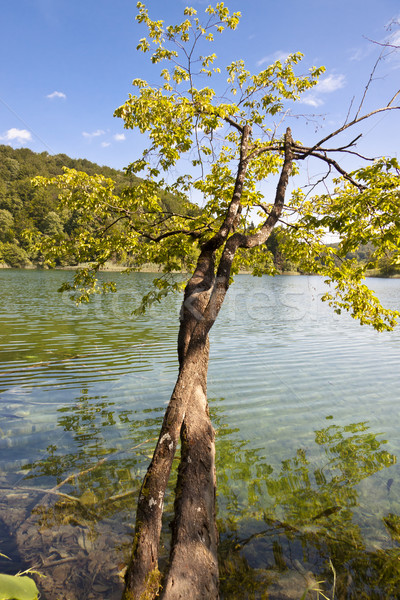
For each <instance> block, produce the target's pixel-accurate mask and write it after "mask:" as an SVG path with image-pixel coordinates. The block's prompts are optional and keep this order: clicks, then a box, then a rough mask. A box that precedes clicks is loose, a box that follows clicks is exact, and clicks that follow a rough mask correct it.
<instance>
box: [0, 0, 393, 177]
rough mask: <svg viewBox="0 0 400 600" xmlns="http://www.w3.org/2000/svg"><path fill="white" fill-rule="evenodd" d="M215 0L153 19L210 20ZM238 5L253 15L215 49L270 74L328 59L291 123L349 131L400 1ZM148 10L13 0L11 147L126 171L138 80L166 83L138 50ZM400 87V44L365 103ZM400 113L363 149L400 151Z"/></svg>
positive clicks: (104, 2) (2, 132) (153, 9)
mask: <svg viewBox="0 0 400 600" xmlns="http://www.w3.org/2000/svg"><path fill="white" fill-rule="evenodd" d="M209 3H210V2H209V0H207V1H203V0H193V1H192V2H190V0H148V1H147V3H146V2H145V4H146V5H147V7H148V9H149V13H150V16H151V17H152V18H154V19H163V20H164V21H166V22H167V23H168V24H169V23H175V22H179V20H182V18H183V9H184V8H185V6H187V5H189V6H193V7H195V8H196V9H197V11H198V14H199V16H200V15H201V14H202V13H203V11H204V9H205V8H206V6H207V5H208V4H209ZM226 5H227V6H228V7H229V8H230V10H231V11H240V12H241V13H242V19H241V21H240V24H239V27H238V28H237V30H236V31H235V32H231V31H227V32H226V35H225V33H224V34H223V35H222V36H219V37H218V39H217V41H216V42H215V44H214V45H213V51H214V52H215V53H216V54H217V56H218V58H219V65H220V66H221V67H223V66H224V65H226V64H228V63H229V62H231V61H232V60H237V59H243V60H244V61H245V63H246V66H247V68H248V69H249V70H250V71H252V72H258V71H260V70H262V69H263V68H265V67H266V66H267V65H268V64H269V63H271V62H273V61H274V60H275V59H276V58H280V57H282V56H286V55H287V54H288V53H290V52H296V51H301V52H303V53H304V55H305V58H304V61H303V62H304V65H305V67H302V69H303V72H304V71H305V70H306V69H307V68H308V67H310V66H312V65H316V66H319V65H324V66H325V67H326V73H325V74H324V76H323V77H322V78H321V83H320V84H319V86H318V87H317V88H315V89H314V90H313V91H312V92H309V93H307V94H306V95H305V96H304V99H303V101H302V103H301V104H300V103H299V105H298V106H297V113H296V114H297V115H305V116H304V117H301V118H294V117H290V118H289V121H288V124H289V125H290V126H291V128H292V131H293V135H294V137H295V138H297V139H302V141H303V143H304V145H312V144H313V143H314V142H315V141H316V140H317V139H320V138H321V137H323V134H324V132H326V131H328V129H334V128H336V127H339V126H340V125H341V124H342V123H343V122H344V120H345V119H346V115H347V113H348V111H349V108H350V106H351V107H352V110H353V112H354V110H355V107H357V106H358V104H359V102H360V100H361V97H362V95H363V92H364V90H365V86H366V84H367V82H368V79H369V76H370V73H371V70H372V68H373V66H374V64H375V62H376V60H377V57H378V56H379V53H380V52H381V50H382V47H381V46H379V45H378V44H376V43H373V42H372V41H371V40H374V41H375V42H380V43H383V42H385V41H386V40H387V39H388V38H389V36H391V38H390V40H391V42H392V43H398V44H399V45H400V26H398V27H397V28H396V27H394V28H392V30H391V31H390V30H388V25H389V24H390V23H391V21H393V19H395V20H396V19H397V20H398V19H399V18H400V2H399V0H303V1H302V2H299V1H298V0H286V2H278V1H276V0H275V1H274V2H272V1H271V0H246V1H243V0H232V1H229V0H228V1H227V2H226ZM136 14H137V9H136V0H79V1H78V0H12V2H3V3H2V8H1V17H0V23H1V36H0V55H1V57H2V59H1V63H0V143H2V144H9V145H11V146H13V147H15V148H18V147H28V148H30V149H32V150H33V151H35V152H43V151H47V152H48V153H50V154H58V153H64V154H67V155H69V156H71V157H74V158H87V159H89V160H91V161H94V162H97V163H99V164H100V165H108V166H111V167H114V168H118V169H122V168H123V167H124V166H126V165H127V164H129V163H131V162H132V161H133V160H135V159H136V158H138V156H139V155H140V154H141V151H142V149H143V148H144V147H145V141H146V140H145V139H144V136H142V135H140V134H139V133H137V132H135V131H132V130H125V129H124V128H123V122H122V120H121V119H118V118H115V117H113V112H114V110H115V108H117V107H118V106H120V105H121V104H123V103H124V101H125V100H126V99H127V97H128V94H129V93H130V92H133V88H132V85H131V84H132V80H133V79H134V78H142V79H146V80H147V81H149V82H150V83H152V84H155V85H156V84H158V83H159V82H161V80H160V79H159V75H158V73H159V71H158V69H157V68H154V67H152V66H151V64H150V63H149V60H148V54H147V55H143V54H141V53H139V52H137V50H136V46H137V44H138V40H139V39H140V38H142V37H144V36H145V35H146V31H145V29H144V27H143V26H142V25H139V24H138V23H137V22H136V21H135V15H136ZM207 83H208V82H207ZM399 87H400V51H399V52H397V53H394V54H392V55H390V56H388V57H387V58H386V59H385V60H384V61H382V62H381V64H380V66H379V70H378V71H377V73H376V77H374V81H372V83H371V85H370V86H369V89H368V95H367V98H366V100H365V104H364V107H365V111H368V110H372V109H374V108H377V107H380V106H383V105H385V104H386V103H387V102H388V100H389V99H390V98H391V96H392V95H393V93H394V92H395V91H396V89H397V88H399ZM352 99H353V100H352ZM352 102H353V103H352ZM351 103H352V104H351ZM399 113H400V111H392V112H391V114H390V115H389V114H386V115H380V116H379V117H374V118H373V119H372V120H371V121H369V122H368V124H367V125H366V126H364V127H363V132H364V135H363V139H362V141H361V142H360V150H361V151H362V152H365V153H369V154H370V155H373V156H378V155H381V154H385V155H389V154H390V155H394V156H398V150H399V147H398V143H399V137H400V135H399V134H400V114H399ZM357 133H358V132H357ZM343 140H344V138H343Z"/></svg>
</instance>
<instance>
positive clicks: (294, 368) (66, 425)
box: [0, 270, 400, 600]
mask: <svg viewBox="0 0 400 600" xmlns="http://www.w3.org/2000/svg"><path fill="white" fill-rule="evenodd" d="M68 276H69V274H68V273H66V272H62V271H53V272H49V271H13V270H4V271H0V318H1V331H0V335H1V348H0V373H1V377H0V394H1V395H0V486H1V488H2V489H1V490H0V492H1V494H2V496H0V500H2V501H1V505H0V536H1V537H0V540H1V543H0V552H3V553H4V554H8V555H9V556H10V558H12V562H11V563H9V562H6V561H5V560H4V561H2V562H1V564H0V570H3V571H5V570H8V572H15V571H16V570H18V568H20V565H24V564H31V563H34V564H35V565H36V566H37V567H38V569H39V570H42V572H45V573H46V574H48V575H49V577H48V579H49V578H50V583H49V582H48V581H47V580H46V581H47V582H46V584H43V583H42V584H41V585H42V593H43V595H44V597H46V598H48V600H52V599H53V598H54V599H55V598H56V597H57V598H60V599H61V598H65V599H66V598H69V600H71V599H73V598H75V597H76V598H79V599H80V600H82V598H103V599H107V598H118V597H119V596H120V590H121V581H122V580H121V578H120V577H119V575H118V572H119V571H122V569H123V563H124V561H126V560H127V558H128V556H129V547H130V543H131V539H132V525H133V520H134V506H135V498H136V494H137V491H138V488H139V485H140V480H141V477H142V475H143V473H144V471H145V469H146V466H147V464H148V461H149V457H150V455H151V451H152V448H153V446H154V442H155V439H154V438H156V437H157V433H158V428H159V426H160V423H161V420H162V415H163V411H164V409H165V406H166V404H167V403H168V400H169V396H170V394H171V391H172V388H173V385H174V382H175V379H176V375H177V359H176V336H177V331H178V315H179V298H175V297H171V298H168V299H166V301H165V302H163V303H161V304H159V305H157V306H154V307H153V308H152V309H151V310H150V312H149V314H148V315H146V316H145V317H141V318H135V319H133V318H132V316H131V311H132V309H133V308H134V306H135V305H136V304H137V303H138V302H139V299H140V297H141V294H142V293H143V292H144V291H146V290H148V286H149V284H150V281H151V278H152V276H151V275H150V274H131V275H129V276H127V275H121V274H119V273H116V274H115V273H114V274H108V273H105V274H102V278H103V279H108V280H111V279H114V280H116V281H117V283H118V290H119V291H118V293H117V294H112V295H109V296H106V297H100V296H98V297H96V298H94V300H93V301H92V302H91V303H90V304H89V305H84V306H81V307H76V306H75V305H74V304H73V303H72V302H70V301H69V300H68V298H67V296H66V294H58V293H57V292H56V289H57V288H58V287H59V285H61V283H62V282H63V281H64V280H65V279H66V278H67V277H68ZM369 284H370V285H371V286H372V287H373V288H374V289H375V290H376V291H377V293H378V295H379V296H380V297H381V299H382V300H383V301H384V302H385V303H386V305H388V306H390V307H392V308H397V309H399V308H400V281H399V280H384V279H374V280H369ZM322 293H323V283H322V281H321V280H320V279H319V278H317V277H284V276H280V277H276V278H270V277H263V278H260V279H253V278H251V277H250V276H244V275H243V276H238V277H237V278H236V282H235V284H234V286H232V288H231V289H230V291H229V293H228V298H227V300H226V303H225V305H224V308H223V310H222V313H221V315H220V318H219V320H218V322H217V324H216V325H215V327H214V328H213V330H212V333H211V360H210V368H209V384H208V392H209V400H210V408H211V413H212V417H213V422H214V426H215V428H216V430H217V453H218V465H217V468H218V485H219V491H218V506H219V527H220V532H221V544H220V554H221V561H220V562H221V581H222V592H223V597H226V598H238V599H242V598H243V599H244V598H253V597H254V598H263V597H266V596H265V594H266V593H267V592H268V594H269V596H268V598H277V599H279V598H300V597H301V596H302V594H303V593H304V592H305V591H306V590H307V589H310V590H316V589H318V585H321V586H322V588H323V589H324V593H325V594H326V595H327V596H328V597H329V598H331V597H332V585H333V584H335V592H336V597H343V598H391V597H393V598H396V597H397V595H396V589H397V586H398V585H399V582H400V572H399V567H398V565H399V556H400V552H399V546H398V543H399V540H400V517H398V515H400V504H399V500H398V498H399V494H400V477H399V469H398V465H397V464H396V457H397V456H399V455H400V447H399V445H400V440H399V435H398V431H399V426H400V422H399V421H400V417H399V411H398V409H397V403H398V389H399V387H398V369H399V359H400V345H399V344H400V333H399V330H395V331H394V332H391V333H376V332H374V331H373V330H371V329H368V328H365V327H361V326H360V325H358V323H357V322H355V321H354V320H352V319H351V318H350V317H349V316H348V315H341V316H338V315H336V314H334V313H333V312H331V310H330V309H329V307H327V306H326V305H325V304H323V303H321V302H320V297H321V295H322ZM73 475H75V476H74V477H73ZM57 486H58V487H57ZM49 490H50V491H51V493H50V494H49V493H48V492H49ZM45 492H46V493H45ZM61 494H64V495H61ZM74 498H76V499H77V500H74ZM32 511H33V512H32ZM171 515H172V504H171V498H169V501H167V511H166V521H165V532H166V533H167V532H168V520H169V519H170V517H171ZM38 532H39V533H38ZM164 543H165V546H166V548H165V555H166V554H167V545H168V540H167V537H166V538H165V541H164ZM74 560H75V561H76V560H79V563H78V564H79V565H80V567H79V569H77V568H76V562H75V563H74ZM13 569H14V571H13ZM67 579H68V581H69V583H68V586H69V589H68V590H66V589H64V587H65V585H64V584H63V585H61V586H60V585H58V584H57V583H56V582H63V581H64V582H65V581H66V580H67ZM318 581H324V583H323V584H322V583H321V584H317V582H318ZM63 594H64V596H63ZM74 594H75V595H74ZM82 594H83V595H82ZM263 594H264V596H263ZM310 594H311V596H309V597H316V595H317V592H316V591H310ZM313 594H314V596H313Z"/></svg>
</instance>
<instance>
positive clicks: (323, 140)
mask: <svg viewBox="0 0 400 600" xmlns="http://www.w3.org/2000/svg"><path fill="white" fill-rule="evenodd" d="M399 94H400V90H399V91H398V92H396V94H395V95H394V96H393V98H392V99H391V100H390V102H389V103H388V104H387V105H386V106H383V107H382V108H377V109H376V110H372V111H371V112H369V113H367V114H365V115H363V116H362V117H358V118H355V119H353V120H352V121H351V122H350V123H345V124H344V125H342V127H339V129H336V131H334V132H333V133H330V134H329V135H327V136H326V137H324V138H323V139H322V140H320V141H319V142H317V143H316V144H315V145H314V146H313V147H312V148H310V149H309V150H308V152H307V153H306V154H305V155H304V157H303V158H306V157H307V156H309V155H310V154H311V153H312V152H314V150H319V149H320V147H321V144H324V143H325V142H326V141H328V140H330V139H332V138H333V137H335V136H336V135H338V134H339V133H342V131H345V130H346V129H348V128H349V127H353V125H357V124H358V123H361V121H364V120H365V119H369V118H370V117H372V116H374V115H377V114H379V113H381V112H385V111H389V110H399V109H400V106H391V105H392V103H393V101H394V100H395V98H397V96H398V95H399Z"/></svg>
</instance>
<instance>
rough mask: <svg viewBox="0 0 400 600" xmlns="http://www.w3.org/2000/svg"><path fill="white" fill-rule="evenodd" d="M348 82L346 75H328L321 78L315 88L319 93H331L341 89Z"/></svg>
mask: <svg viewBox="0 0 400 600" xmlns="http://www.w3.org/2000/svg"><path fill="white" fill-rule="evenodd" d="M345 84H346V77H345V76H344V75H333V74H332V75H328V77H325V79H321V80H320V81H319V82H318V83H317V85H316V86H315V88H314V92H315V93H319V94H331V93H332V92H336V90H340V88H342V87H344V86H345Z"/></svg>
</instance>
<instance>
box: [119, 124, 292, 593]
mask: <svg viewBox="0 0 400 600" xmlns="http://www.w3.org/2000/svg"><path fill="white" fill-rule="evenodd" d="M238 127H239V126H238ZM250 133H251V131H250V128H249V127H248V126H247V125H245V126H243V128H242V145H241V156H240V161H239V167H238V173H237V178H236V183H235V188H234V192H233V196H232V201H231V203H230V205H229V207H228V210H227V213H226V217H225V219H224V222H223V223H222V225H221V227H220V229H219V230H218V231H217V233H216V234H215V235H214V236H213V237H212V238H211V239H210V240H209V241H208V242H206V243H205V244H204V246H203V248H202V250H201V253H200V257H199V259H198V262H197V266H196V270H195V272H194V274H193V276H192V277H191V279H190V281H189V282H188V284H187V286H186V289H185V296H184V301H183V305H182V312H181V325H180V331H179V336H178V356H179V375H178V379H177V382H176V385H175V388H174V391H173V393H172V397H171V400H170V402H169V405H168V408H167V410H166V413H165V416H164V420H163V424H162V427H161V432H160V436H159V439H158V442H157V445H156V449H155V451H154V455H153V458H152V461H151V463H150V465H149V468H148V470H147V473H146V475H145V478H144V480H143V484H142V488H141V491H140V494H139V499H138V507H137V513H136V528H135V538H134V543H133V551H132V559H131V562H130V564H129V566H128V570H127V573H126V585H125V591H124V595H123V600H154V598H155V597H156V596H159V597H160V598H161V600H179V599H185V600H217V599H218V561H217V542H218V534H217V527H216V519H215V517H216V508H215V494H216V477H215V442H214V430H213V427H212V425H211V421H210V416H209V411H208V403H207V369H208V356H209V354H208V352H209V340H208V334H209V331H210V329H211V327H212V326H213V324H214V322H215V320H216V318H217V316H218V313H219V311H220V308H221V306H222V303H223V301H224V298H225V296H226V292H227V290H228V287H229V278H230V273H231V267H232V262H233V259H234V256H235V253H236V251H237V250H238V248H252V247H254V246H258V245H261V244H263V243H264V242H265V241H266V240H267V238H268V237H269V235H270V233H271V231H272V229H273V227H274V226H275V224H276V222H277V221H278V219H279V217H280V215H281V212H282V209H283V205H284V197H285V191H286V187H287V183H288V177H289V175H290V172H291V168H292V161H293V153H292V147H293V141H292V137H291V133H290V129H288V130H287V132H286V137H285V145H284V148H283V150H284V163H283V166H282V170H281V175H280V178H279V182H278V186H277V191H276V196H275V203H274V205H273V207H272V208H271V209H269V208H268V209H267V210H266V212H267V214H268V218H267V219H266V221H265V223H264V224H263V226H262V227H261V229H260V230H259V231H258V232H257V233H256V234H253V235H244V234H240V233H234V231H235V229H236V227H237V225H238V223H239V220H240V213H241V208H242V207H241V203H240V200H241V195H242V191H243V183H244V178H245V174H246V169H247V165H248V156H247V150H248V139H249V136H250ZM231 234H232V235H231ZM229 236H230V237H229ZM221 247H223V250H222V253H221V256H220V260H219V265H218V268H217V270H216V268H215V253H216V251H217V250H218V249H219V248H221ZM179 438H180V440H181V461H180V465H179V470H178V482H177V487H176V491H175V518H174V521H173V524H172V545H171V553H170V560H169V565H168V568H167V572H166V574H165V576H164V580H162V575H161V573H160V572H159V570H158V547H159V539H160V533H161V522H162V513H163V502H164V495H165V490H166V487H167V484H168V479H169V475H170V472H171V466H172V461H173V458H174V456H175V452H176V448H177V446H178V442H179ZM160 588H161V589H160Z"/></svg>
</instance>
